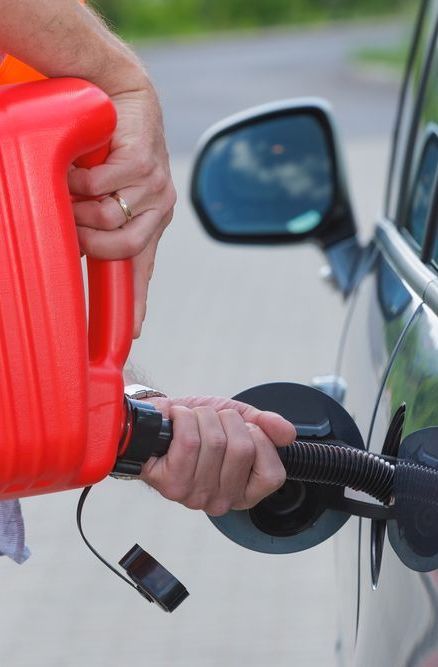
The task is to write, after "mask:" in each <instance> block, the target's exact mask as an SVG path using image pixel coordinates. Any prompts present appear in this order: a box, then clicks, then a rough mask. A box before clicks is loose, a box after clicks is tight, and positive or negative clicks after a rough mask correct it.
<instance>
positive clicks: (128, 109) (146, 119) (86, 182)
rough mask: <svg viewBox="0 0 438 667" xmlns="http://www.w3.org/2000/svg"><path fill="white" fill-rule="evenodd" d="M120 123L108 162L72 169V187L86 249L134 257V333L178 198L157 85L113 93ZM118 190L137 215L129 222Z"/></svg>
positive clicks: (113, 256)
mask: <svg viewBox="0 0 438 667" xmlns="http://www.w3.org/2000/svg"><path fill="white" fill-rule="evenodd" d="M111 100H112V102H113V103H114V106H115V108H116V111H117V127H116V130H115V133H114V136H113V138H112V142H111V147H110V154H109V156H108V158H107V160H106V162H105V164H103V165H99V166H96V167H93V168H91V169H84V168H77V169H72V170H71V172H70V174H69V187H70V192H71V193H72V194H74V195H77V196H78V197H79V198H81V197H84V198H88V197H92V198H95V199H92V200H85V201H77V202H75V203H74V204H73V209H74V215H75V219H76V224H77V230H78V237H79V245H80V248H81V251H82V252H83V253H84V254H86V255H88V256H90V257H96V258H98V259H125V258H129V257H133V258H134V262H133V264H134V294H135V315H134V336H135V337H138V336H139V335H140V332H141V325H142V321H143V319H144V316H145V311H146V296H147V287H148V283H149V280H150V278H151V275H152V270H153V265H154V259H155V252H156V248H157V244H158V241H159V239H160V237H161V235H162V233H163V231H164V229H165V228H166V226H167V225H168V224H169V222H170V221H171V219H172V214H173V207H174V205H175V201H176V193H175V188H174V186H173V183H172V177H171V174H170V167H169V157H168V153H167V149H166V143H165V139H164V131H163V122H162V115H161V109H160V105H159V102H158V99H157V97H156V94H155V91H154V90H153V88H152V86H151V87H149V88H145V89H143V90H136V91H132V92H125V93H120V94H117V95H113V96H112V97H111ZM114 192H117V193H118V194H119V195H120V196H121V197H123V199H124V200H125V201H126V202H127V204H128V206H129V208H130V209H131V212H132V215H133V218H132V221H131V222H128V223H127V222H126V217H125V214H124V212H123V210H122V208H121V206H120V204H119V203H118V202H117V201H115V199H113V198H112V197H110V196H109V195H111V194H112V193H114Z"/></svg>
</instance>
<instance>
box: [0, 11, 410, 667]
mask: <svg viewBox="0 0 438 667" xmlns="http://www.w3.org/2000/svg"><path fill="white" fill-rule="evenodd" d="M399 33H400V27H399V26H392V25H390V24H387V25H384V24H383V25H379V26H374V25H363V26H361V27H355V28H352V27H348V26H344V27H336V28H333V29H325V30H320V31H307V32H305V31H300V32H295V33H294V32H291V33H288V32H281V33H278V34H274V33H267V34H261V35H258V36H252V37H248V36H246V37H244V38H242V39H241V38H237V37H234V38H227V39H221V40H211V41H200V42H198V43H195V44H176V43H174V44H168V45H156V46H153V47H152V46H151V47H148V48H144V49H141V50H140V54H141V56H142V57H143V58H144V59H145V61H146V62H147V63H148V66H149V68H150V71H151V73H152V76H153V78H154V80H155V81H156V83H157V86H158V88H159V89H160V91H161V94H162V98H163V104H164V110H165V116H166V125H167V131H168V137H169V142H170V147H171V151H172V154H173V156H174V160H173V163H174V174H175V180H176V184H177V188H178V191H179V195H180V203H179V206H178V209H177V212H176V215H175V222H174V224H173V226H172V229H171V230H169V232H168V233H167V234H166V237H165V238H164V240H163V242H162V246H161V247H160V251H159V255H158V258H157V267H156V276H155V278H154V281H153V284H152V287H151V295H150V305H149V312H148V319H147V324H146V326H145V329H144V333H143V335H142V338H141V339H140V341H138V342H136V343H135V344H134V347H133V351H132V355H131V362H130V363H131V366H133V367H135V369H136V372H137V373H138V376H139V379H142V378H145V379H147V380H148V381H149V383H154V384H155V385H156V386H159V387H161V388H162V389H163V390H165V391H167V392H168V393H169V394H171V395H187V394H204V393H208V394H217V395H226V396H229V395H233V394H235V393H237V392H238V391H240V390H242V389H244V388H246V387H249V386H252V385H255V384H260V383H263V382H268V381H273V380H296V381H301V382H308V381H309V380H310V378H311V377H312V376H313V375H315V374H321V373H326V372H330V371H332V369H333V363H334V358H335V352H336V344H337V341H338V338H339V331H340V327H341V324H342V317H343V312H344V311H343V307H342V303H341V300H340V298H339V297H338V296H337V295H336V294H335V293H334V292H333V291H332V290H331V289H330V287H329V286H327V285H326V284H323V283H322V282H321V281H320V280H319V278H318V271H319V268H320V266H321V265H322V264H323V263H324V260H323V257H322V256H321V255H320V254H319V253H318V251H317V250H316V249H314V248H312V247H309V246H306V247H300V248H296V249H295V248H291V247H286V248H270V249H263V248H258V249H245V248H232V247H227V246H219V245H215V244H214V243H213V242H212V241H210V240H208V239H207V237H206V236H205V235H204V233H203V232H202V231H201V229H200V227H199V225H198V223H197V222H196V221H195V219H194V216H193V214H192V212H191V210H190V208H189V206H188V203H187V182H188V178H189V174H190V164H191V155H192V151H193V145H194V143H195V141H196V139H197V137H198V136H199V134H200V133H201V132H202V131H203V130H204V129H205V128H206V127H207V126H208V125H209V124H210V123H211V122H214V121H216V120H218V119H220V118H221V117H222V116H224V115H226V114H228V113H231V112H234V111H237V110H239V109H242V108H243V107H246V106H250V105H254V104H258V103H261V102H266V101H269V100H273V99H278V98H285V97H292V96H297V95H312V96H313V95H318V96H323V97H326V98H328V99H329V100H330V101H331V102H332V104H333V106H334V108H335V112H336V117H337V119H338V120H339V125H340V126H341V127H342V136H343V137H345V138H346V143H345V146H346V148H347V159H348V172H349V177H350V181H351V182H352V183H353V184H354V187H353V192H354V195H355V201H356V204H357V208H358V210H360V219H361V223H362V229H363V230H365V233H369V230H370V229H371V225H372V221H373V219H375V215H376V212H377V211H378V208H379V203H380V201H381V196H382V191H383V185H384V178H385V177H384V174H385V166H386V156H387V147H388V136H389V132H390V129H391V124H392V119H393V115H394V105H395V100H396V92H397V87H396V85H395V83H394V81H393V80H392V79H388V78H387V77H381V76H380V75H379V76H377V77H376V76H374V74H373V75H370V74H367V73H364V72H358V71H357V70H356V69H355V68H353V67H352V66H351V60H350V53H351V51H352V50H353V49H355V48H360V47H361V46H362V45H370V43H373V44H376V45H382V44H386V43H388V42H390V41H391V40H395V39H396V38H397V36H398V35H399ZM77 497H78V494H77V493H76V492H73V493H68V494H59V495H57V496H51V497H42V498H35V499H27V500H25V501H24V503H23V505H24V511H25V516H26V522H27V527H28V537H27V541H28V544H29V546H30V547H31V549H32V552H33V556H32V558H31V559H30V560H29V561H28V562H27V563H26V564H25V565H23V566H20V567H18V566H16V565H15V564H13V563H11V562H9V561H6V560H5V561H2V562H1V563H0V568H1V580H2V588H1V591H2V605H1V606H0V628H1V632H0V635H1V636H0V665H5V666H6V665H7V666H8V667H9V666H10V667H78V666H79V665H80V666H81V667H82V666H84V667H85V666H86V667H88V666H90V667H101V666H102V667H103V666H104V665H105V667H112V666H116V665H117V666H118V667H120V666H121V665H123V666H125V665H131V664H145V665H151V666H152V667H189V666H190V667H218V666H223V665H227V666H229V667H237V666H238V665H242V664H244V663H246V664H248V665H252V666H254V667H259V666H260V667H261V666H262V665H263V666H264V665H267V664H269V665H275V666H276V667H283V666H286V665H297V666H300V667H313V666H315V667H316V666H317V665H318V666H319V665H321V664H324V665H325V666H326V667H332V665H334V664H335V662H334V645H335V640H336V591H335V586H334V559H333V544H332V542H328V543H326V544H324V545H322V546H320V547H318V548H315V549H313V550H311V551H309V552H306V553H302V554H297V555H293V556H277V557H274V556H265V555H261V554H255V553H252V552H249V551H245V550H243V549H241V548H240V547H238V546H236V545H234V544H233V543H231V542H229V541H228V540H226V539H225V538H224V537H222V536H221V535H220V534H219V533H218V532H217V531H216V530H215V529H214V528H213V527H212V526H211V524H210V523H209V521H208V519H207V518H206V517H205V516H204V515H203V514H202V513H201V512H190V511H189V510H186V509H185V508H182V507H180V506H178V505H175V504H172V503H169V502H167V501H164V500H163V499H161V498H160V497H159V496H158V495H157V494H156V493H155V492H154V491H151V490H149V489H147V488H146V487H145V486H144V485H142V484H137V483H127V482H125V483H123V482H116V481H114V480H109V481H107V482H105V483H103V484H102V485H100V486H99V487H98V488H97V489H96V490H95V491H94V492H93V495H92V496H91V497H90V500H89V504H88V505H87V506H86V509H85V528H86V532H87V534H88V536H89V537H90V538H91V539H92V541H93V543H95V545H96V546H97V547H98V548H99V549H101V551H102V552H103V553H104V554H105V556H107V557H108V558H109V559H110V560H111V561H112V562H116V561H118V560H119V558H120V557H121V556H122V555H123V554H124V553H125V552H126V551H127V550H128V549H129V548H130V547H131V546H132V545H133V544H134V543H135V542H139V543H140V544H141V545H142V546H143V547H144V548H146V549H147V550H149V551H150V552H151V553H152V554H153V555H154V556H155V557H156V558H158V559H159V560H161V562H162V563H163V564H164V565H165V566H166V567H168V569H170V570H171V571H172V572H174V574H175V575H176V576H178V577H179V578H180V579H181V580H182V581H183V582H184V583H185V585H186V586H187V587H188V588H189V590H190V592H191V596H190V598H189V599H188V600H187V601H186V602H185V603H184V604H183V606H182V608H181V609H180V610H178V611H177V612H176V613H175V614H174V615H171V616H170V615H166V614H164V613H163V612H161V611H160V610H159V609H157V608H153V607H150V606H149V605H148V603H147V602H146V601H144V600H143V599H142V598H141V597H140V596H138V595H136V594H135V593H134V592H133V591H132V589H130V588H128V587H127V586H126V585H124V584H122V583H120V582H119V581H118V580H117V579H116V577H115V576H114V575H112V574H110V573H109V572H107V571H105V569H104V567H103V566H102V565H101V564H99V563H98V562H97V561H96V559H94V558H93V557H92V556H91V555H90V554H89V553H88V551H87V550H86V549H85V547H84V546H83V545H82V543H81V541H80V538H79V536H78V535H77V532H76V528H75V518H74V514H75V503H76V500H77Z"/></svg>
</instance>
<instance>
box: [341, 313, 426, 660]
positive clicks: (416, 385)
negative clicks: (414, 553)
mask: <svg viewBox="0 0 438 667" xmlns="http://www.w3.org/2000/svg"><path fill="white" fill-rule="evenodd" d="M390 326H391V323H390V322H387V323H386V325H385V329H386V330H387V331H388V330H389V329H390ZM437 397H438V317H437V315H436V313H435V312H433V310H432V309H431V308H429V307H428V306H427V305H425V304H422V305H421V306H420V308H419V309H418V311H417V312H416V314H415V316H414V318H413V319H412V321H411V323H410V325H409V327H408V329H407V330H406V332H405V334H404V336H403V339H402V341H401V344H400V345H399V347H398V351H397V354H396V356H395V359H394V362H393V364H392V366H391V369H390V372H389V374H388V377H387V379H386V382H385V384H384V388H383V392H382V394H381V397H380V401H379V403H378V408H377V412H376V416H375V420H374V424H373V427H372V433H371V438H370V450H371V451H374V452H378V453H380V452H381V451H382V442H383V439H382V437H383V436H384V434H385V433H386V431H387V429H388V426H389V424H390V421H391V418H392V417H393V415H394V414H395V413H396V411H397V409H398V408H399V406H400V405H401V404H403V403H404V404H405V405H406V413H405V420H404V427H403V438H405V437H406V436H408V435H409V434H411V433H413V432H415V431H417V430H419V429H422V428H426V427H430V426H437V425H438V401H437ZM375 538H376V536H375V534H374V533H373V531H372V530H371V522H369V521H368V522H365V521H364V522H363V524H362V535H361V547H360V591H359V595H360V614H359V624H358V637H357V646H356V655H355V661H354V664H355V665H356V666H357V667H359V666H360V667H368V666H369V665H371V664H372V665H373V666H375V667H386V666H387V665H400V666H405V665H406V666H408V665H412V666H414V665H415V666H418V667H420V666H423V665H424V666H426V665H432V664H434V665H436V664H438V577H437V571H434V572H431V573H426V574H424V573H423V574H420V573H417V572H413V571H412V570H410V569H408V568H407V567H406V566H405V565H403V564H402V562H401V561H400V559H399V558H398V557H397V555H396V554H395V552H394V551H393V549H392V548H391V545H390V544H389V541H388V539H387V538H386V540H385V541H384V545H383V554H382V561H381V568H380V573H379V577H378V581H374V582H373V581H372V578H371V562H370V561H371V558H372V557H373V554H374V549H375V547H376V545H375V544H373V540H375ZM372 547H374V548H372ZM373 584H374V585H373ZM432 656H433V660H432Z"/></svg>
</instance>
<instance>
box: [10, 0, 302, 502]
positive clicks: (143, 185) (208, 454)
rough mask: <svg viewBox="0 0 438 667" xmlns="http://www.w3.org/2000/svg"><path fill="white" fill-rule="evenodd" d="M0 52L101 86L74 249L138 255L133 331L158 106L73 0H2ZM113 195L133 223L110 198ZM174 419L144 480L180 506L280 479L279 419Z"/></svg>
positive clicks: (81, 176)
mask: <svg viewBox="0 0 438 667" xmlns="http://www.w3.org/2000/svg"><path fill="white" fill-rule="evenodd" d="M0 10H1V14H2V20H1V21H0V47H1V48H2V49H3V50H4V51H7V52H9V53H11V54H12V55H14V56H16V57H17V58H19V59H20V60H23V61H25V62H27V63H28V64H29V65H32V66H33V67H34V68H35V69H37V70H39V71H41V72H42V73H43V74H46V75H47V76H50V77H59V76H74V77H81V78H84V79H87V80H88V81H91V82H93V83H95V84H96V85H97V86H99V87H100V88H102V89H103V90H104V91H105V92H106V93H107V94H108V95H110V97H111V99H112V100H113V102H114V104H115V106H116V110H117V114H118V122H117V128H116V132H115V134H114V137H113V140H112V145H111V153H110V155H109V157H108V159H107V161H106V163H105V164H104V165H102V166H99V167H94V168H93V169H89V170H87V169H74V170H72V172H71V174H70V189H71V191H72V192H73V193H75V194H79V195H83V196H93V197H103V198H102V200H101V201H99V202H97V201H84V202H80V203H77V204H75V217H76V222H77V224H78V234H79V240H80V244H81V247H82V250H83V251H84V252H85V253H86V254H88V255H92V256H95V257H101V258H104V259H117V258H122V257H128V256H133V255H136V257H135V258H134V262H135V285H136V318H135V320H136V328H135V333H136V334H137V335H138V334H139V332H140V328H141V321H142V319H143V316H144V309H145V298H146V292H147V284H148V281H149V279H150V277H151V275H152V269H153V262H154V257H155V250H156V246H157V244H158V241H159V238H160V236H161V234H162V232H163V230H164V228H165V226H166V224H167V223H168V222H169V221H170V219H171V216H172V210H173V206H174V203H175V191H174V188H173V184H172V180H171V176H170V171H169V164H168V155H167V151H166V145H165V141H164V133H163V125H162V118H161V111H160V107H159V103H158V100H157V97H156V94H155V92H154V89H153V87H152V85H151V83H150V81H149V79H148V77H147V74H146V73H145V72H144V70H143V68H142V67H141V65H140V64H139V62H138V60H137V59H136V57H135V56H134V55H133V54H132V53H131V51H130V50H129V49H128V48H127V47H126V46H125V45H123V44H122V43H121V42H120V41H119V40H118V39H117V38H116V37H115V36H114V35H112V34H111V33H110V32H109V31H108V30H107V29H106V28H105V26H104V25H103V24H102V23H101V22H100V20H99V19H98V18H97V17H96V16H95V15H93V13H92V12H90V11H89V10H87V9H85V8H84V7H82V6H81V5H79V4H78V3H77V0H56V1H55V0H9V1H5V0H0ZM114 191H117V192H118V193H120V194H121V196H122V197H123V198H124V199H125V200H126V201H127V202H128V204H129V206H130V207H131V209H132V211H133V214H134V216H135V217H134V219H133V221H132V222H130V223H128V224H126V225H124V226H122V225H123V223H124V214H123V211H122V209H121V208H120V206H119V205H118V204H117V202H115V201H114V200H113V199H112V198H110V197H108V196H105V195H109V194H110V193H112V192H114ZM159 406H160V408H161V409H162V410H163V411H164V412H165V413H167V414H169V415H170V416H171V417H172V419H173V421H174V439H173V442H172V445H171V447H170V450H169V452H168V454H167V455H166V456H164V457H163V458H162V459H160V460H150V461H149V462H148V464H146V466H145V467H144V473H143V479H144V480H145V481H146V482H148V483H149V484H151V485H152V486H155V487H156V488H157V489H158V490H159V491H160V492H161V493H162V494H163V495H165V496H166V497H168V498H173V499H174V500H178V501H179V502H182V503H183V504H185V505H187V506H188V507H193V508H198V509H205V510H206V511H208V512H210V513H211V514H221V513H223V512H225V511H227V509H229V508H230V507H235V508H242V507H249V506H251V505H254V504H255V503H257V502H258V501H259V500H260V499H261V498H263V497H264V496H266V495H268V494H269V493H272V492H273V491H275V490H276V489H277V488H278V487H279V486H280V485H281V484H282V482H283V481H284V475H285V473H284V469H283V466H282V464H281V462H280V459H279V457H278V456H277V453H276V447H278V446H282V445H286V444H289V443H290V442H291V441H292V440H293V439H294V438H295V429H294V427H293V426H292V425H291V424H289V422H287V421H286V420H284V419H282V418H281V417H280V416H278V415H274V414H272V413H268V412H261V411H259V410H255V409H254V408H251V407H250V406H246V405H243V404H241V403H239V404H237V403H236V402H233V401H229V400H227V399H211V398H194V399H186V400H178V401H177V400H175V401H170V400H168V401H167V402H164V403H163V402H159Z"/></svg>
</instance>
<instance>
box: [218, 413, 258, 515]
mask: <svg viewBox="0 0 438 667" xmlns="http://www.w3.org/2000/svg"><path fill="white" fill-rule="evenodd" d="M218 414H219V417H220V420H221V422H222V427H223V429H224V432H225V435H226V437H227V449H226V452H225V458H224V461H223V464H222V469H221V475H220V485H219V495H218V496H217V497H216V498H215V500H214V502H212V503H210V504H209V506H208V507H207V513H208V514H211V515H212V516H220V515H221V514H225V513H226V512H228V510H229V509H230V508H231V507H232V506H233V505H234V503H235V502H236V501H237V500H238V499H240V498H241V497H242V496H243V494H244V490H245V488H246V485H247V483H248V480H249V476H250V473H251V468H252V465H253V463H254V458H255V447H254V442H253V440H252V437H251V435H250V433H249V430H248V427H247V426H246V424H245V422H244V421H243V419H242V417H241V416H240V415H239V414H238V413H237V412H236V411H235V410H223V411H221V412H219V413H218Z"/></svg>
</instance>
